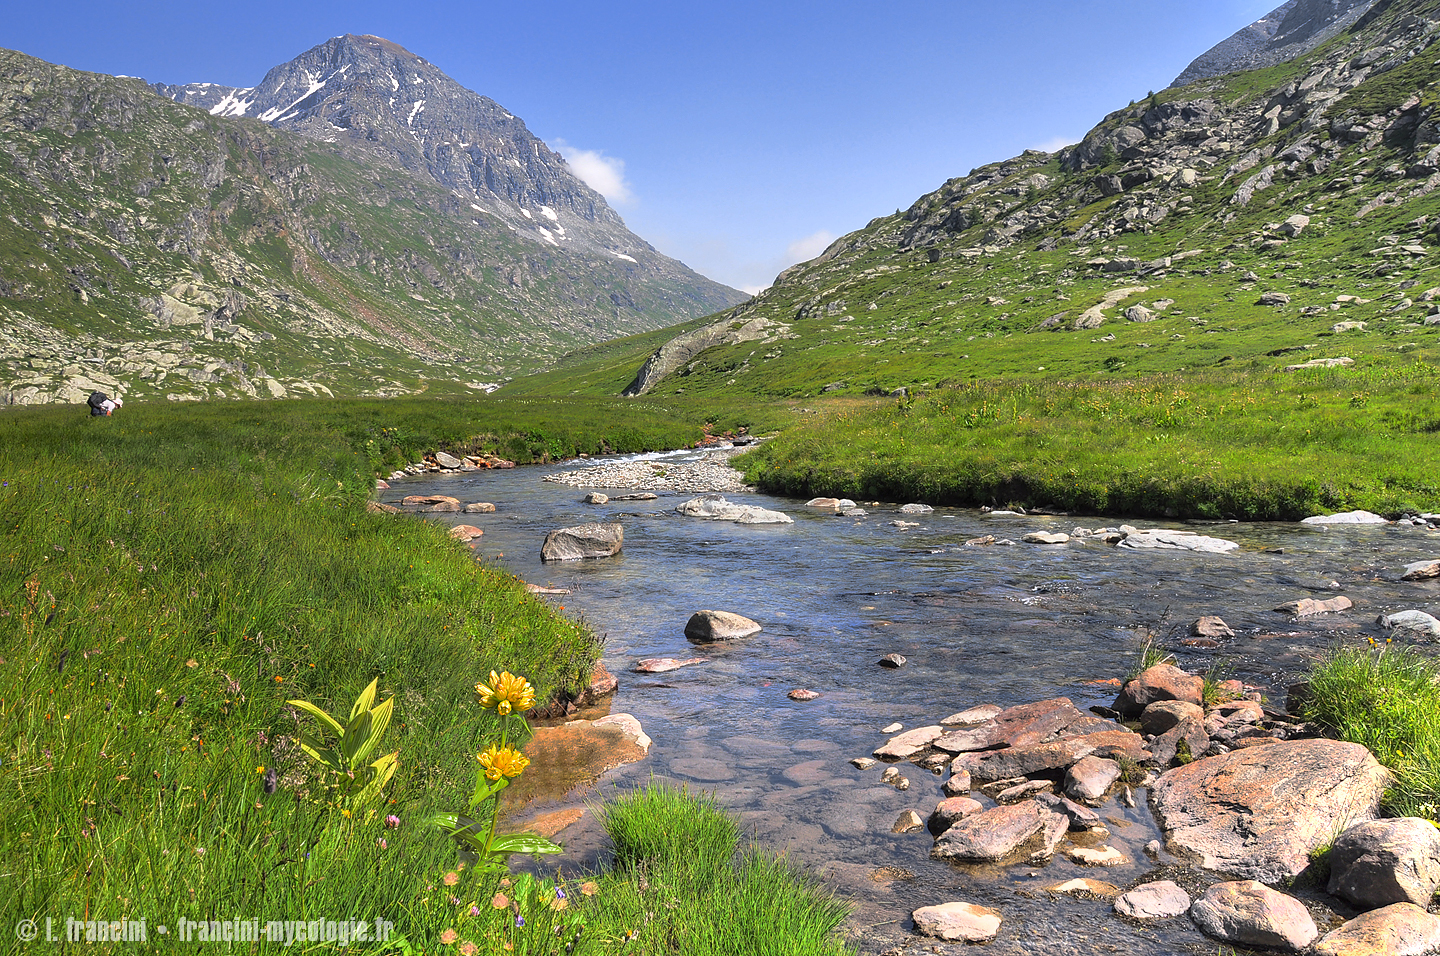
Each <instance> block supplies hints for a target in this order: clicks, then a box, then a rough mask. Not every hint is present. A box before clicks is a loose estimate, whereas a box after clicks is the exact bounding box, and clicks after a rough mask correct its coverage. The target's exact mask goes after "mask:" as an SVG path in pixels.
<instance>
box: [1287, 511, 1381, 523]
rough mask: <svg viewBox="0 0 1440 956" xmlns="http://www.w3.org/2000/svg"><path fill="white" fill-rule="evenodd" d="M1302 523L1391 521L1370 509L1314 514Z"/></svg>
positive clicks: (1302, 520)
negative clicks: (1333, 513) (1335, 513)
mask: <svg viewBox="0 0 1440 956" xmlns="http://www.w3.org/2000/svg"><path fill="white" fill-rule="evenodd" d="M1300 523H1301V524H1321V525H1324V524H1389V523H1390V522H1389V521H1387V520H1386V519H1384V518H1382V517H1380V516H1379V515H1377V514H1372V513H1370V512H1369V511H1345V512H1342V513H1340V514H1337V515H1314V516H1312V517H1309V518H1303V519H1301V521H1300Z"/></svg>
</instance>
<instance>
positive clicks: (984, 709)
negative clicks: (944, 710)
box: [940, 704, 1005, 727]
mask: <svg viewBox="0 0 1440 956" xmlns="http://www.w3.org/2000/svg"><path fill="white" fill-rule="evenodd" d="M1004 712H1005V708H1003V707H998V706H996V705H995V704H981V705H980V706H978V707H971V708H970V709H969V710H962V711H960V712H959V713H958V714H951V715H950V716H949V717H946V718H945V719H943V720H941V721H940V726H942V727H974V726H976V725H977V724H983V723H985V721H987V720H992V719H994V718H995V717H998V716H999V715H1000V714H1002V713H1004Z"/></svg>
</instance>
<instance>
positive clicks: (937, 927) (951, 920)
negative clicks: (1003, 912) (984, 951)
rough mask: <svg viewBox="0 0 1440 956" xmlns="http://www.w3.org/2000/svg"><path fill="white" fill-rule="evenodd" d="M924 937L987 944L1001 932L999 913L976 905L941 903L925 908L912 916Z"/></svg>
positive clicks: (916, 928) (916, 929)
mask: <svg viewBox="0 0 1440 956" xmlns="http://www.w3.org/2000/svg"><path fill="white" fill-rule="evenodd" d="M910 918H911V919H913V920H914V921H915V931H916V932H917V933H919V934H920V935H921V936H930V937H933V938H935V939H943V940H948V941H950V942H959V943H986V942H989V941H990V940H992V939H994V938H995V936H996V934H997V933H999V932H1000V922H1001V916H1000V912H999V911H998V910H992V909H991V908H990V907H988V906H976V905H975V904H974V903H941V904H940V905H939V906H922V907H921V908H920V909H918V910H916V911H915V912H913V913H911V914H910Z"/></svg>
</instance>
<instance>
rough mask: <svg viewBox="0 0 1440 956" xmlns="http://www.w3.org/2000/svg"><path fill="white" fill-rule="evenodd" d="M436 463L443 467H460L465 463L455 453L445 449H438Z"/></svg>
mask: <svg viewBox="0 0 1440 956" xmlns="http://www.w3.org/2000/svg"><path fill="white" fill-rule="evenodd" d="M435 464H437V465H439V466H440V467H441V468H459V467H460V466H461V465H462V464H463V462H462V461H461V460H460V459H459V458H456V457H455V456H454V455H450V454H447V453H445V452H443V451H437V452H436V453H435Z"/></svg>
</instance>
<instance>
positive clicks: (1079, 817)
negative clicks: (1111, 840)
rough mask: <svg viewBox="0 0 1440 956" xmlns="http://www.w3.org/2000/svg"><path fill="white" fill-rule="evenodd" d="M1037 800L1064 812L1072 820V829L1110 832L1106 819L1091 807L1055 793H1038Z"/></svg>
mask: <svg viewBox="0 0 1440 956" xmlns="http://www.w3.org/2000/svg"><path fill="white" fill-rule="evenodd" d="M1035 802H1036V803H1038V804H1040V805H1041V806H1042V807H1045V808H1046V809H1048V810H1054V811H1055V812H1056V813H1059V814H1063V815H1064V816H1065V817H1066V819H1068V820H1069V821H1070V829H1071V830H1080V831H1088V832H1091V833H1099V832H1106V833H1108V832H1109V831H1108V830H1107V829H1106V827H1105V821H1104V820H1102V819H1100V814H1098V813H1096V812H1095V811H1094V810H1091V809H1090V808H1089V807H1082V806H1081V805H1080V804H1078V803H1076V802H1075V801H1074V800H1070V799H1068V798H1066V797H1062V796H1059V795H1058V794H1054V793H1037V794H1036V795H1035Z"/></svg>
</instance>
